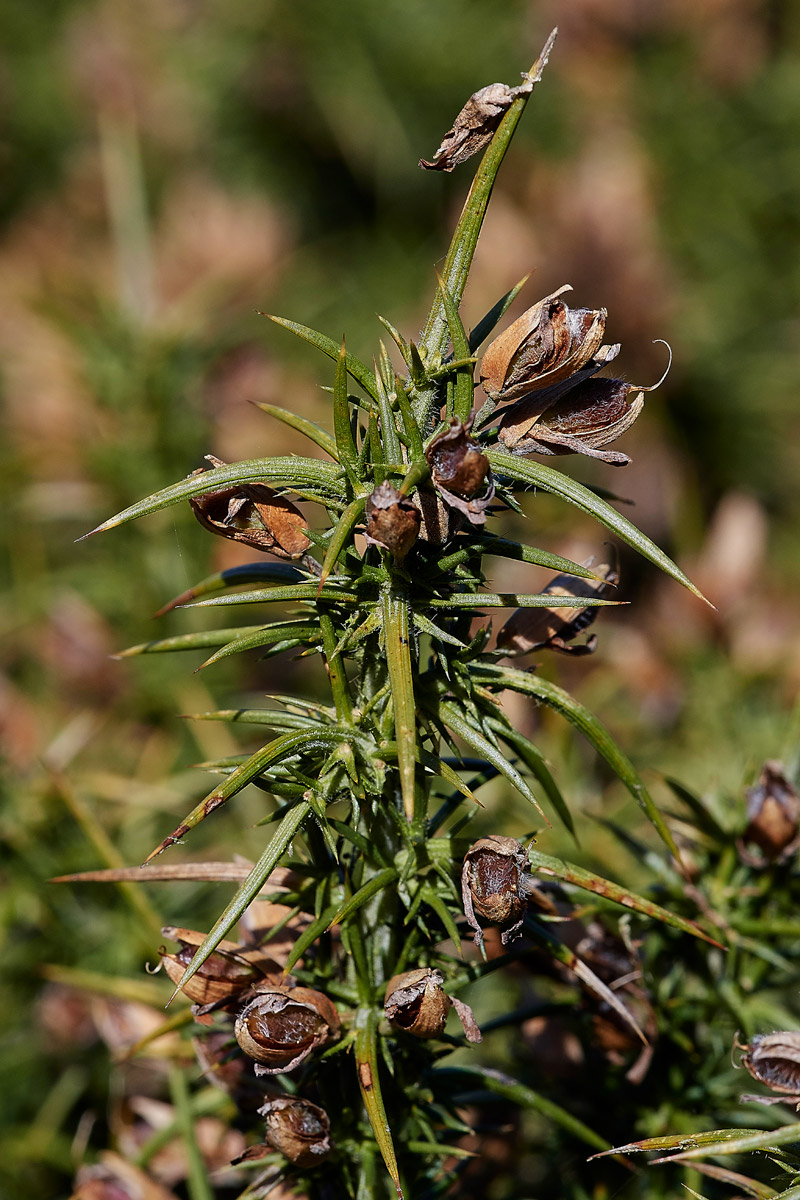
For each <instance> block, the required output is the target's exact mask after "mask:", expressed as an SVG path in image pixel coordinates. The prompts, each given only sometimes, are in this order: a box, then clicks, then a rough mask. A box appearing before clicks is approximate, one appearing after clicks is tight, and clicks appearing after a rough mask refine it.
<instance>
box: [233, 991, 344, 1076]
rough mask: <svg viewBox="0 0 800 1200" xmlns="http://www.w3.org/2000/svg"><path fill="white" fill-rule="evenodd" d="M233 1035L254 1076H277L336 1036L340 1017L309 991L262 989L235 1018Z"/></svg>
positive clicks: (323, 999)
mask: <svg viewBox="0 0 800 1200" xmlns="http://www.w3.org/2000/svg"><path fill="white" fill-rule="evenodd" d="M234 1033H235V1035H236V1040H237V1042H238V1043H239V1045H240V1046H241V1048H242V1049H243V1050H244V1052H245V1054H247V1055H249V1057H250V1058H253V1059H255V1061H256V1067H255V1071H256V1074H257V1075H279V1074H281V1073H282V1072H283V1071H293V1070H294V1068H295V1067H297V1066H299V1064H300V1063H301V1062H303V1060H304V1059H306V1058H308V1056H309V1055H310V1054H313V1052H314V1051H315V1050H319V1049H320V1048H321V1047H322V1046H324V1045H325V1044H326V1043H327V1042H329V1041H331V1040H332V1039H333V1038H335V1037H336V1036H337V1035H338V1033H339V1014H338V1013H337V1011H336V1008H335V1007H334V1005H333V1004H332V1003H331V1001H330V1000H329V999H328V997H327V996H323V994H322V993H321V992H315V991H313V990H312V989H311V988H304V987H297V988H293V989H292V988H288V987H266V986H265V987H262V988H260V989H259V994H258V995H257V996H256V997H255V999H254V1000H251V1001H250V1003H249V1004H248V1005H246V1007H245V1008H244V1009H243V1010H242V1011H241V1013H240V1014H239V1016H238V1017H237V1018H236V1025H235V1027H234Z"/></svg>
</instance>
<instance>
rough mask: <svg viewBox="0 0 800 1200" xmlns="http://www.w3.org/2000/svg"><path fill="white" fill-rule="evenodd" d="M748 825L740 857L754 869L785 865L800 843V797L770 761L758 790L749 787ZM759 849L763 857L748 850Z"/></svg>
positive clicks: (743, 835)
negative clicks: (749, 845)
mask: <svg viewBox="0 0 800 1200" xmlns="http://www.w3.org/2000/svg"><path fill="white" fill-rule="evenodd" d="M745 794H746V796H747V818H748V824H747V828H746V829H745V831H744V833H743V834H742V836H741V837H740V838H739V839H738V841H737V843H736V845H737V848H738V850H739V857H740V858H741V859H742V861H743V862H746V863H747V864H748V866H751V867H765V866H767V865H768V864H769V863H773V862H778V863H780V862H786V861H787V859H789V858H791V856H792V855H793V854H794V852H795V851H796V850H797V847H798V844H800V796H798V794H797V792H796V791H795V789H794V788H793V787H792V785H791V783H790V782H789V780H788V779H787V778H786V775H785V774H784V771H783V767H782V766H781V764H780V763H778V762H767V763H765V764H764V766H763V768H762V770H761V776H760V778H759V781H758V784H757V786H756V787H752V788H748V790H747V792H746V793H745ZM748 844H752V845H754V846H757V847H758V849H759V850H760V851H761V853H760V854H753V852H752V851H751V850H748V848H747V847H748Z"/></svg>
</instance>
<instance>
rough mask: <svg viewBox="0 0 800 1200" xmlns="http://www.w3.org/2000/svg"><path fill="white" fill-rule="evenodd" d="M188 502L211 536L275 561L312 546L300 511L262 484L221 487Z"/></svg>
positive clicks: (220, 464)
mask: <svg viewBox="0 0 800 1200" xmlns="http://www.w3.org/2000/svg"><path fill="white" fill-rule="evenodd" d="M206 458H207V459H208V461H209V462H210V463H211V465H212V466H214V467H224V466H225V465H226V464H225V463H224V462H223V461H222V459H219V458H215V457H214V456H213V455H212V454H207V455H206ZM202 473H203V472H202V470H201V471H199V472H197V474H202ZM189 503H190V504H191V506H192V511H193V512H194V515H195V516H196V517H197V519H198V521H199V522H200V524H201V525H202V526H204V528H206V529H208V530H210V531H211V533H216V534H219V535H220V537H226V538H232V539H233V540H234V541H235V542H244V543H245V544H246V545H248V546H252V547H253V548H254V549H255V550H263V551H268V552H269V553H270V554H275V555H277V557H278V558H301V557H302V556H303V554H305V552H306V550H307V549H308V547H309V546H310V545H311V540H310V538H309V536H308V533H307V532H306V524H307V522H306V519H305V517H304V516H303V514H302V513H301V512H300V509H299V508H297V506H296V505H294V504H292V502H291V501H290V500H287V499H286V497H285V496H281V495H279V494H278V492H276V491H275V490H274V489H273V488H271V487H267V485H266V484H264V483H250V484H240V485H237V486H236V487H230V488H222V489H221V490H220V491H217V492H207V493H206V494H205V495H204V496H196V497H195V498H194V499H193V500H190V501H189Z"/></svg>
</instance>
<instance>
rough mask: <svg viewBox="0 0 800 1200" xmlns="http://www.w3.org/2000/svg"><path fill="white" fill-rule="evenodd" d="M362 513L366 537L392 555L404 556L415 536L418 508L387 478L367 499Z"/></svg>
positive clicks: (419, 517)
mask: <svg viewBox="0 0 800 1200" xmlns="http://www.w3.org/2000/svg"><path fill="white" fill-rule="evenodd" d="M366 514H367V528H366V537H367V540H368V541H370V542H375V543H377V545H379V546H383V548H384V550H389V551H390V552H391V553H392V554H393V555H394V556H395V558H405V556H406V555H407V554H408V552H409V550H410V549H411V547H412V546H413V545H414V543H415V542H416V540H417V538H418V537H419V527H420V524H421V522H422V516H421V514H420V511H419V509H418V508H417V507H416V506H415V505H414V504H412V503H411V501H410V500H409V499H408V498H407V497H406V496H403V495H401V494H400V492H398V490H397V488H395V487H392V485H391V483H389V481H388V479H387V480H384V482H383V483H381V484H378V486H377V487H376V488H375V490H374V492H373V493H372V495H371V496H369V497H368V498H367V504H366Z"/></svg>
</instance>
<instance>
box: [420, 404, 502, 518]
mask: <svg viewBox="0 0 800 1200" xmlns="http://www.w3.org/2000/svg"><path fill="white" fill-rule="evenodd" d="M425 457H426V459H427V460H428V465H429V467H430V469H431V478H432V480H433V483H434V486H435V487H436V490H437V491H438V492H439V494H440V495H441V496H442V498H443V499H444V501H445V503H446V504H448V505H450V507H451V508H455V509H458V511H459V512H461V513H463V514H464V516H465V517H466V518H467V520H468V521H470V522H471V523H472V524H473V525H483V524H485V522H486V509H487V508H488V506H489V504H490V503H491V501H492V499H493V497H494V480H493V479H492V473H491V470H490V469H489V460H488V458H487V457H486V455H485V454H483V453H482V452H481V450H480V449H479V447H478V444H477V442H474V441H473V440H472V438H470V437H469V433H468V430H467V428H466V427H465V426H464V425H462V424H461V422H460V421H459V420H458V418H457V417H453V419H452V420H451V422H450V424H449V426H448V427H447V428H446V429H443V430H442V432H441V433H439V434H437V436H436V437H435V438H434V439H433V440H432V441H431V443H430V445H429V446H428V449H427V451H426V452H425Z"/></svg>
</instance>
